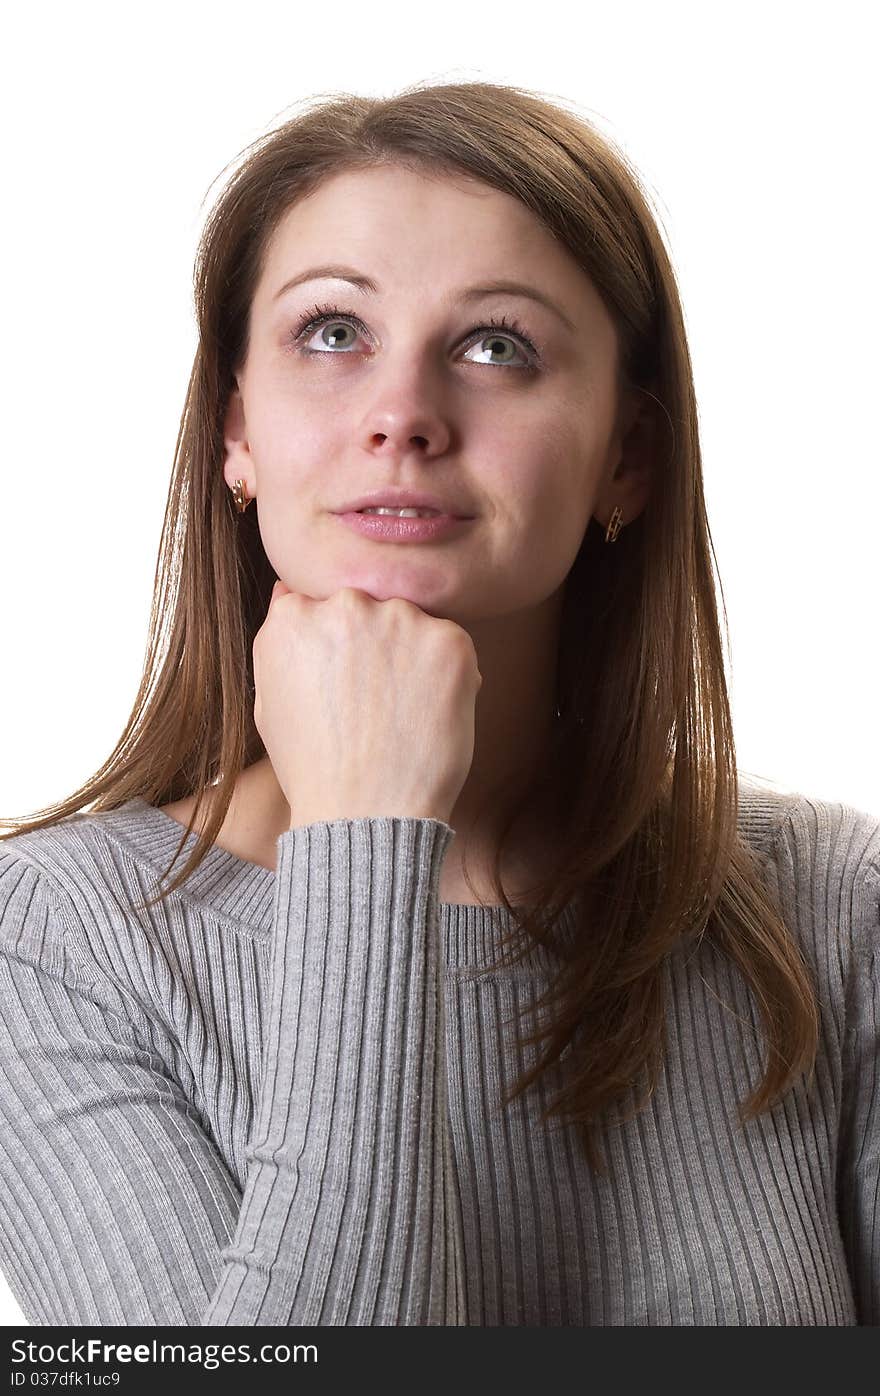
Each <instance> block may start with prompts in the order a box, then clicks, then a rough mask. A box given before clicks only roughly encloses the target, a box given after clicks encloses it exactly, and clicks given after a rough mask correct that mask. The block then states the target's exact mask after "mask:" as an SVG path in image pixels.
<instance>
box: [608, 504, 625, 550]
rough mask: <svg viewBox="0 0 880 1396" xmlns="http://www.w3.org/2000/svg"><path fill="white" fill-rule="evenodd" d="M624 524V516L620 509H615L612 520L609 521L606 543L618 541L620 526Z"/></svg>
mask: <svg viewBox="0 0 880 1396" xmlns="http://www.w3.org/2000/svg"><path fill="white" fill-rule="evenodd" d="M622 523H623V514H622V513H621V511H620V509H615V511H614V513H613V514H612V515H611V518H610V519H609V521H608V527H607V529H606V530H605V542H606V543H614V542H616V541H617V535H618V533H619V532H620V526H621V524H622Z"/></svg>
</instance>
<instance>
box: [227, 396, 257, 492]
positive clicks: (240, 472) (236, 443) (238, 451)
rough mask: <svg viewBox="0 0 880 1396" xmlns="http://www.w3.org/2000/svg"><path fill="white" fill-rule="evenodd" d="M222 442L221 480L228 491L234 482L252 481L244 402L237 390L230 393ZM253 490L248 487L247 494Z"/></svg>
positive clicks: (251, 463) (251, 461) (252, 474)
mask: <svg viewBox="0 0 880 1396" xmlns="http://www.w3.org/2000/svg"><path fill="white" fill-rule="evenodd" d="M223 441H224V444H225V447H226V452H225V455H224V457H223V478H224V480H225V481H226V483H227V485H228V486H229V488H230V489H232V487H233V485H234V484H235V482H236V480H244V481H245V482H248V481H253V479H254V467H253V460H252V458H251V451H250V446H249V445H248V441H247V425H246V422H245V416H244V402H243V401H242V397H241V393H240V392H239V390H238V388H234V389H233V391H232V392H231V393H230V396H229V402H228V403H227V405H226V412H225V414H224V418H223ZM254 492H255V491H254V490H253V489H252V488H251V487H250V485H248V494H250V495H253V494H254Z"/></svg>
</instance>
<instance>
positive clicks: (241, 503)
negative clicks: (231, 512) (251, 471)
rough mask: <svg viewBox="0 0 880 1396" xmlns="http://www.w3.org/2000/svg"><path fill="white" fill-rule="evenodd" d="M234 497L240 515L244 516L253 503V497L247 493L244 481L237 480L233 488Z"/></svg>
mask: <svg viewBox="0 0 880 1396" xmlns="http://www.w3.org/2000/svg"><path fill="white" fill-rule="evenodd" d="M232 497H233V499H234V500H235V507H236V509H237V510H238V512H239V514H243V513H244V511H245V509H246V508H247V507H248V505H249V504H250V502H251V496H250V495H249V494H248V492H247V488H246V486H245V483H244V480H236V482H235V484H234V485H233V486H232Z"/></svg>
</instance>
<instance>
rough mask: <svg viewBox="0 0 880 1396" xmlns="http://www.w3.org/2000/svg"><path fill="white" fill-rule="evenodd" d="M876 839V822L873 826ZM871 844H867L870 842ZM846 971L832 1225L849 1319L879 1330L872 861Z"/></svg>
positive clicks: (878, 866)
mask: <svg viewBox="0 0 880 1396" xmlns="http://www.w3.org/2000/svg"><path fill="white" fill-rule="evenodd" d="M876 829H877V833H878V834H880V824H877V825H876ZM876 843H877V839H876V838H875V844H876ZM853 906H854V908H855V913H856V919H855V924H854V929H853V973H852V977H851V987H850V992H849V994H848V1002H847V1014H846V1035H845V1042H844V1078H843V1079H844V1097H843V1109H842V1115H841V1137H840V1154H839V1160H838V1203H839V1215H840V1227H841V1233H842V1236H843V1242H844V1246H845V1248H846V1253H847V1262H848V1267H849V1272H850V1278H851V1280H852V1286H853V1295H854V1298H855V1304H856V1315H857V1321H858V1323H859V1324H860V1325H861V1326H870V1327H877V1326H880V861H878V862H874V861H871V862H870V863H869V864H867V873H866V874H864V872H860V873H859V876H858V877H857V879H856V880H855V884H854V888H853Z"/></svg>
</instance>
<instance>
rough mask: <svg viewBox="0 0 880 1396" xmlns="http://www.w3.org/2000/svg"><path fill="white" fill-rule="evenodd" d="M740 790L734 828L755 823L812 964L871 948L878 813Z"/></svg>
mask: <svg viewBox="0 0 880 1396" xmlns="http://www.w3.org/2000/svg"><path fill="white" fill-rule="evenodd" d="M741 792H742V793H741V813H740V827H741V830H742V832H743V833H745V834H746V835H747V836H748V834H749V830H750V829H751V828H752V827H753V826H755V827H758V837H757V839H756V846H757V848H758V850H759V851H760V852H761V853H762V854H763V858H764V862H765V866H766V867H767V868H768V871H769V872H770V874H771V876H772V879H773V881H774V883H775V888H774V890H777V891H778V894H779V898H780V900H781V903H782V906H783V910H784V911H785V913H786V920H787V921H788V922H789V924H790V925H791V928H792V930H793V931H795V932H797V933H799V939H800V940H801V942H802V944H804V945H805V948H806V947H811V948H812V949H813V951H814V954H815V955H816V956H817V957H818V960H819V962H820V963H821V962H822V961H823V960H827V956H828V953H829V951H830V950H832V949H836V950H837V951H838V952H839V953H840V955H841V956H842V957H843V959H845V960H849V958H850V956H851V955H854V956H856V957H858V958H859V959H863V958H864V957H865V956H868V957H871V956H873V955H874V954H876V953H877V952H878V950H880V814H877V813H874V812H873V811H868V810H864V809H860V808H859V807H857V806H855V805H851V804H848V803H846V802H845V801H838V800H830V799H823V798H821V797H819V796H817V795H810V794H806V793H804V792H802V791H787V792H784V793H782V792H777V791H767V790H765V789H763V788H762V787H759V786H757V785H751V784H749V785H747V786H746V785H741ZM743 796H744V798H743ZM750 810H755V811H756V812H757V813H756V815H755V818H754V819H753V818H752V816H751V814H750ZM811 958H812V957H811Z"/></svg>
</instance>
